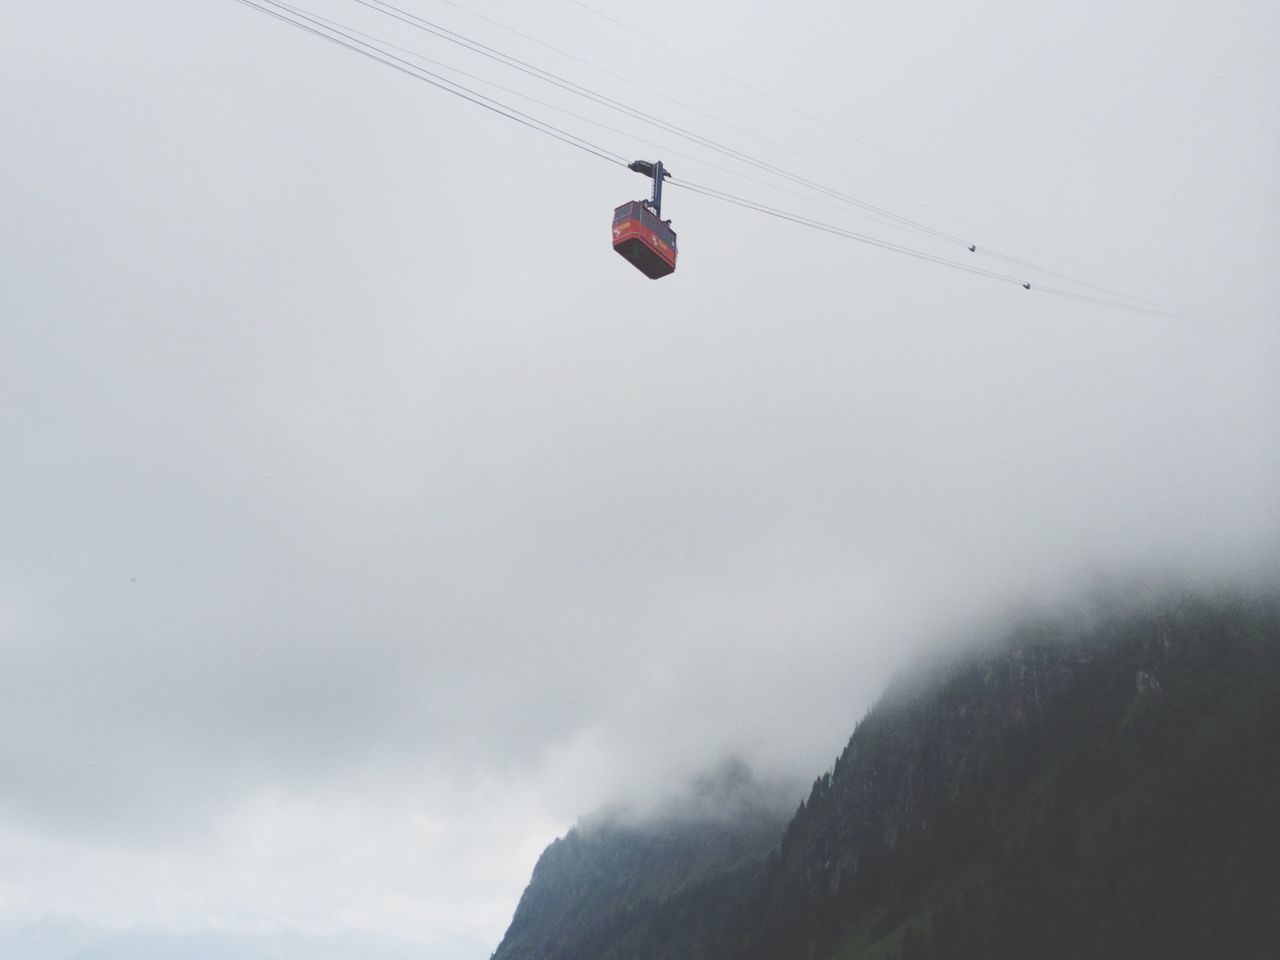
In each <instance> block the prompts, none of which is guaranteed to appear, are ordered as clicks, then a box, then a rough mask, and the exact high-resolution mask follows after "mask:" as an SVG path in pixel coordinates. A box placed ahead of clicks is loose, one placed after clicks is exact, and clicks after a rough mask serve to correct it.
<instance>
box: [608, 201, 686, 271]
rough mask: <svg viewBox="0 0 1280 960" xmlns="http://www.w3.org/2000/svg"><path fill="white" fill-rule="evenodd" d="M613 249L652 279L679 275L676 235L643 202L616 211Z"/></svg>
mask: <svg viewBox="0 0 1280 960" xmlns="http://www.w3.org/2000/svg"><path fill="white" fill-rule="evenodd" d="M613 249H615V250H617V251H618V252H619V253H620V254H622V255H623V256H624V257H626V258H627V259H628V260H630V261H631V262H632V263H633V264H634V265H635V267H636V269H638V270H639V271H640V272H641V273H643V274H644V275H645V276H646V277H648V278H649V279H650V280H657V279H658V278H659V277H665V276H666V275H667V274H669V273H674V272H675V269H676V232H675V231H674V230H672V229H671V223H670V221H663V220H659V219H658V216H657V214H655V213H654V212H653V210H652V208H650V206H649V205H648V204H647V203H645V202H643V201H642V200H632V201H631V202H630V203H624V204H623V205H622V206H620V207H619V208H618V209H617V210H615V211H613Z"/></svg>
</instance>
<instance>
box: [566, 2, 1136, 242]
mask: <svg viewBox="0 0 1280 960" xmlns="http://www.w3.org/2000/svg"><path fill="white" fill-rule="evenodd" d="M572 2H573V3H574V4H576V5H577V6H579V7H581V8H582V9H583V10H586V11H587V12H588V13H591V14H593V15H594V16H597V17H600V18H601V19H603V20H608V21H609V22H610V23H613V24H615V25H617V26H619V27H621V28H622V29H623V30H626V31H629V32H630V33H634V34H635V35H636V36H638V37H641V38H642V39H644V40H647V41H648V42H649V43H652V44H654V45H656V46H658V47H661V48H662V49H664V50H666V51H667V52H668V53H672V54H674V55H675V56H677V57H680V58H681V59H683V60H687V61H688V62H689V63H692V64H693V65H695V66H697V67H700V68H701V69H703V70H706V71H708V72H710V73H713V74H715V75H716V76H718V77H721V78H722V79H724V80H728V81H729V82H730V83H732V84H735V85H737V86H739V87H741V88H742V89H744V90H747V91H749V92H750V93H754V94H755V95H756V96H758V97H763V98H764V99H765V100H768V101H769V102H770V103H774V104H777V105H778V106H780V107H782V108H783V109H784V110H788V111H790V112H791V113H794V114H795V115H796V116H798V117H803V118H804V119H805V120H808V121H809V122H811V123H816V124H817V125H818V126H820V127H824V128H825V129H827V130H830V131H831V132H832V133H838V134H839V135H840V136H842V137H845V138H846V139H848V140H852V141H853V142H854V143H857V144H859V145H861V146H863V147H866V148H867V149H868V150H873V151H875V152H876V153H878V154H881V155H882V156H885V157H888V158H889V159H890V160H894V161H896V162H897V163H901V164H902V165H904V166H907V167H910V168H911V169H912V170H915V171H916V172H917V173H923V174H924V175H925V176H927V177H931V178H932V179H934V180H937V181H938V182H939V183H945V184H946V185H947V186H949V187H953V188H955V189H956V190H959V191H961V192H962V193H967V194H968V195H969V196H971V197H974V198H976V199H978V200H981V201H982V202H983V203H989V204H991V205H992V206H994V207H999V208H1000V209H1001V210H1004V211H1006V212H1008V213H1012V214H1013V215H1015V216H1017V217H1021V218H1022V219H1023V220H1026V221H1028V222H1029V223H1034V224H1036V225H1038V226H1041V227H1044V228H1045V229H1047V230H1051V231H1052V232H1054V233H1056V234H1058V235H1059V236H1061V237H1065V238H1066V239H1068V240H1070V241H1071V242H1072V243H1078V244H1080V245H1081V246H1084V247H1088V248H1089V249H1091V250H1094V251H1095V252H1098V253H1102V254H1106V255H1107V256H1114V254H1112V253H1110V252H1108V251H1106V250H1103V249H1102V248H1101V247H1098V246H1096V245H1095V244H1093V243H1090V242H1089V241H1088V240H1084V239H1082V238H1080V237H1076V236H1073V235H1072V234H1070V233H1068V232H1066V231H1065V230H1063V229H1062V228H1061V227H1057V226H1054V225H1053V224H1052V223H1048V222H1046V221H1044V220H1041V219H1039V218H1038V217H1033V216H1031V215H1030V214H1026V213H1023V212H1022V211H1021V210H1018V209H1017V208H1016V207H1012V206H1010V205H1009V204H1007V203H1004V202H1003V201H1000V200H996V199H995V198H993V197H988V196H985V195H984V194H981V193H979V192H977V191H976V190H972V189H970V188H969V187H966V186H965V185H964V184H962V183H957V182H956V181H954V180H950V179H948V178H947V177H944V176H942V175H941V174H938V173H934V172H933V171H932V170H929V169H928V168H926V167H922V166H920V165H919V164H917V163H913V162H912V161H910V160H908V159H907V158H906V157H900V156H898V155H897V154H896V153H893V152H891V151H889V150H886V149H885V148H884V147H881V146H877V145H876V144H874V143H872V142H870V141H869V140H864V139H862V138H861V137H858V136H856V135H854V134H852V133H850V132H849V131H848V130H843V129H841V128H840V127H837V126H836V125H835V124H832V123H829V122H827V121H826V120H823V119H822V118H821V117H817V116H814V115H813V114H811V113H807V112H806V111H804V110H801V109H800V108H799V107H796V106H793V105H792V104H790V103H787V102H786V101H785V100H780V99H778V98H777V97H775V96H773V95H772V94H769V93H766V92H765V91H763V90H759V89H757V88H756V87H753V86H751V85H750V84H749V83H745V82H744V81H742V80H739V79H738V78H737V77H734V76H731V75H730V74H728V73H725V72H724V71H723V70H718V69H716V68H715V67H713V66H711V65H710V64H706V63H703V62H702V61H701V60H698V59H697V58H696V57H692V56H690V55H689V54H687V53H685V52H684V51H682V50H677V49H676V48H675V47H673V46H671V45H670V44H667V43H664V42H663V41H662V40H659V39H657V38H656V37H651V36H649V35H648V34H647V33H644V32H642V31H640V30H637V29H636V28H635V27H633V26H631V25H630V24H628V23H624V22H622V21H621V20H618V19H617V18H615V17H611V16H609V14H607V13H602V12H601V11H599V10H596V9H595V8H594V7H591V6H588V5H587V4H585V3H583V2H582V0H572ZM1006 239H1010V238H1006Z"/></svg>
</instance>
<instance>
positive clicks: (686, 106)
mask: <svg viewBox="0 0 1280 960" xmlns="http://www.w3.org/2000/svg"><path fill="white" fill-rule="evenodd" d="M436 2H437V3H442V4H444V5H445V6H448V7H453V8H454V9H455V10H460V11H462V12H463V13H465V14H467V15H468V16H471V17H475V18H476V19H477V20H482V21H484V22H485V23H488V24H491V25H493V26H495V27H497V28H498V29H500V30H505V31H507V32H508V33H510V34H512V35H514V36H517V37H520V38H521V39H522V40H527V41H528V42H530V43H533V44H537V45H538V46H540V47H542V48H543V49H546V50H550V51H551V52H552V53H556V54H559V55H560V56H562V57H566V58H568V59H569V60H572V61H574V62H575V63H580V64H582V65H583V66H585V67H588V68H590V69H592V70H595V71H597V72H599V73H602V74H604V75H605V76H606V77H611V78H613V79H614V80H617V81H619V82H621V83H625V84H627V85H628V86H631V87H634V88H635V89H637V90H640V91H642V92H644V93H647V94H648V95H649V96H651V97H657V98H658V99H659V100H665V101H666V102H667V103H670V104H674V105H675V106H677V107H680V108H681V109H682V110H687V111H689V112H690V113H693V114H696V115H697V116H700V117H704V118H705V119H707V120H710V121H712V122H713V123H718V124H720V125H721V126H724V127H726V128H728V129H730V130H733V131H735V132H737V133H741V134H744V135H745V136H748V137H751V138H752V139H753V140H758V141H760V142H761V143H764V144H767V145H768V146H770V147H773V148H775V149H777V150H781V151H783V152H784V153H789V154H791V156H793V157H796V158H798V159H800V160H804V161H807V162H808V163H812V164H815V165H817V166H820V167H824V168H825V169H827V170H830V171H831V172H832V173H837V174H839V175H840V176H842V177H847V178H848V179H850V180H853V181H855V182H857V183H865V184H866V185H867V186H869V187H873V188H874V189H876V190H879V191H881V192H882V193H885V194H887V195H888V196H891V197H897V198H898V199H899V200H905V201H906V202H907V203H911V204H915V205H916V206H918V207H920V208H921V209H924V210H928V211H930V212H931V213H936V214H938V215H939V216H943V217H946V218H948V219H949V220H954V221H955V222H957V223H963V224H965V225H966V226H969V227H974V228H976V229H978V230H982V231H984V232H985V233H987V234H989V235H990V236H994V237H1000V238H1001V239H1004V240H1009V241H1011V242H1013V243H1019V242H1021V241H1019V240H1018V239H1017V238H1016V237H1010V236H1007V235H1006V234H1002V233H999V232H997V231H995V230H991V229H989V228H987V227H985V226H983V225H982V224H980V223H977V222H976V221H973V220H968V219H966V218H964V217H961V216H957V215H956V214H954V213H950V212H948V211H946V210H943V209H941V208H940V207H935V206H932V205H931V204H928V203H925V202H924V201H922V200H919V199H917V198H915V197H910V196H907V195H906V194H905V193H898V192H897V191H895V190H890V189H888V188H887V187H884V186H882V185H881V184H878V183H876V182H875V181H873V180H868V179H867V178H866V177H859V176H857V175H856V174H852V173H850V172H849V171H847V170H844V169H842V168H840V167H837V166H835V165H834V164H831V163H827V162H826V161H825V160H822V159H819V158H818V157H811V156H809V155H808V154H805V153H801V152H799V151H798V150H796V149H794V148H792V147H789V146H787V145H786V144H784V143H778V142H777V141H776V140H771V139H769V138H768V137H766V136H764V135H763V134H760V133H757V132H756V131H754V130H749V129H747V128H746V127H740V126H738V125H737V124H736V123H730V122H729V121H728V120H725V119H724V118H722V117H718V116H716V115H715V114H713V113H711V112H709V111H707V110H702V109H699V108H698V107H695V106H693V105H692V104H690V103H686V102H685V101H683V100H679V99H677V98H675V97H671V96H668V95H667V94H665V93H662V92H661V91H658V90H654V89H653V88H652V87H647V86H645V85H644V84H643V83H639V82H638V81H636V80H634V79H632V78H631V77H628V76H625V75H623V74H621V73H617V72H615V71H613V70H610V69H609V68H608V67H602V66H600V64H598V63H594V62H592V61H591V60H588V59H586V58H585V57H580V56H578V55H577V54H576V53H571V52H570V51H568V50H564V49H562V48H560V47H557V46H555V45H554V44H551V43H547V42H546V41H545V40H539V39H538V38H537V37H535V36H533V35H531V34H528V33H525V32H524V31H523V30H518V29H516V28H515V27H513V26H511V25H510V24H506V23H503V22H502V21H501V20H498V19H496V18H494V17H489V16H485V15H484V14H483V13H478V12H477V11H475V10H471V9H469V8H467V7H465V6H463V5H462V4H461V3H457V2H455V0H436Z"/></svg>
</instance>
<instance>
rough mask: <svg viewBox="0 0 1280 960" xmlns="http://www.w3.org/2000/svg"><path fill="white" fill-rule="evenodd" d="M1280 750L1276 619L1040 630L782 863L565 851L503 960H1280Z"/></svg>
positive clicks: (987, 669) (704, 840)
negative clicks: (1243, 959) (1227, 951)
mask: <svg viewBox="0 0 1280 960" xmlns="http://www.w3.org/2000/svg"><path fill="white" fill-rule="evenodd" d="M1135 678H1136V679H1135ZM1157 678H1159V679H1157ZM1277 731H1280V603H1277V602H1276V601H1275V600H1274V599H1258V598H1256V597H1254V598H1244V597H1236V598H1229V599H1216V600H1212V601H1206V600H1203V599H1194V598H1192V599H1185V598H1184V599H1181V600H1178V601H1175V602H1170V603H1168V604H1165V605H1163V606H1160V607H1153V608H1150V609H1147V610H1144V611H1143V612H1140V613H1132V612H1128V613H1114V614H1111V615H1109V616H1103V617H1099V618H1096V619H1095V620H1094V621H1093V622H1092V624H1091V625H1090V626H1089V627H1088V628H1081V627H1078V626H1069V625H1066V624H1053V623H1041V624H1037V625H1035V626H1028V627H1025V628H1023V629H1022V630H1019V631H1015V632H1014V633H1013V634H1012V635H1010V636H1008V637H1006V638H1005V639H1004V640H1003V641H1001V642H999V643H996V644H993V645H991V646H990V647H988V648H986V649H985V650H984V651H982V652H979V653H971V654H970V655H968V656H966V657H957V658H954V659H953V660H952V661H951V662H949V663H947V664H944V665H934V666H933V667H932V668H930V669H928V670H920V671H916V672H914V673H908V674H905V675H904V676H903V677H902V678H900V679H899V680H898V681H897V682H896V683H895V684H894V685H893V686H891V688H890V690H889V691H888V692H887V693H886V694H885V695H884V697H883V698H882V699H881V701H880V703H878V704H877V705H876V707H875V708H874V709H873V710H872V711H871V712H870V713H869V714H868V716H867V717H866V718H865V719H864V720H863V722H862V723H861V724H859V726H858V729H857V730H856V731H855V732H854V733H853V735H852V737H851V738H850V740H849V743H848V745H847V746H846V748H845V750H844V751H843V752H842V753H841V755H840V757H839V758H838V759H837V760H836V762H835V764H834V766H833V768H832V769H831V771H830V772H828V773H824V774H823V775H822V776H820V777H819V778H818V779H817V780H816V781H815V782H814V784H813V786H812V789H811V790H810V792H809V794H808V796H807V798H806V799H805V800H804V802H803V803H802V804H801V806H800V808H799V810H798V811H796V813H795V815H794V816H793V817H792V818H791V819H790V821H789V822H788V823H787V824H786V827H785V830H783V831H782V832H781V835H780V839H779V840H778V841H777V843H776V844H774V843H772V842H771V841H770V840H769V833H768V831H763V832H761V833H759V834H757V835H756V836H755V838H754V840H753V841H752V842H751V843H743V844H738V845H736V846H734V845H733V843H732V842H730V841H729V840H728V838H727V837H722V838H721V839H719V840H717V839H714V837H712V836H710V835H706V834H702V833H699V832H698V831H694V832H693V833H691V834H688V835H682V834H680V833H679V832H678V831H676V832H668V833H666V834H665V835H664V836H663V838H662V839H661V840H656V839H655V838H653V837H650V838H648V839H647V840H644V841H641V840H639V839H637V838H636V837H628V836H625V835H624V834H619V833H617V832H613V833H610V832H609V831H606V832H605V833H603V834H601V835H599V836H598V837H596V838H595V839H588V838H587V837H585V836H582V837H578V838H577V839H574V836H573V835H571V836H570V837H569V838H566V840H565V841H561V842H560V843H559V845H553V847H552V848H550V849H549V850H548V852H547V854H546V855H545V856H544V861H545V867H544V865H543V864H539V870H538V871H537V872H535V875H534V880H533V882H532V883H531V885H530V888H529V891H528V892H527V893H526V895H525V899H524V900H522V901H521V908H520V910H519V911H518V912H517V917H516V921H515V922H514V923H513V924H512V931H513V932H512V933H509V934H508V938H507V940H504V943H503V949H500V950H499V954H500V955H501V956H504V957H505V956H510V957H517V956H518V957H521V958H522V960H524V958H533V960H578V958H581V960H588V958H590V960H613V958H616V960H663V958H672V960H676V958H680V960H719V958H725V960H728V958H733V960H776V958H780V957H788V958H808V960H824V958H830V957H838V958H839V960H856V958H859V957H864V956H865V957H882V958H883V957H896V956H901V957H903V958H904V960H918V958H921V957H953V956H975V957H978V956H981V957H1026V956H1039V957H1054V956H1061V957H1064V958H1065V957H1079V956H1102V957H1110V956H1115V957H1121V956H1123V957H1134V956H1160V957H1171V956H1172V957H1177V956H1188V957H1190V956H1211V955H1222V953H1221V951H1222V950H1223V948H1224V947H1225V946H1230V947H1231V949H1233V950H1235V955H1239V956H1250V957H1251V956H1264V955H1266V956H1269V955H1273V954H1272V953H1270V952H1269V950H1270V948H1272V947H1275V946H1277V945H1280V920H1277V919H1275V918H1277V917H1280V911H1278V910H1276V909H1275V907H1276V905H1277V904H1280V871H1277V870H1275V868H1274V864H1275V863H1276V862H1280V823H1278V821H1277V818H1276V817H1275V810H1276V809H1280V737H1278V736H1277ZM774 836H777V834H776V833H775V834H774ZM575 844H576V845H575ZM707 844H709V846H708V845H707ZM752 844H757V845H758V847H757V851H756V852H755V853H754V854H753V853H750V852H749V851H750V848H751V846H752ZM535 930H536V931H537V940H536V944H537V948H536V951H535V950H534V949H533V948H531V947H530V946H529V945H530V944H532V943H534V941H533V940H529V939H527V936H528V935H529V934H530V933H531V932H532V931H535ZM513 934H515V935H516V936H515V939H513ZM522 937H524V938H526V939H521V938H522ZM537 951H541V952H537ZM1260 951H1261V952H1260Z"/></svg>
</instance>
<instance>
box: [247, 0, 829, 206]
mask: <svg viewBox="0 0 1280 960" xmlns="http://www.w3.org/2000/svg"><path fill="white" fill-rule="evenodd" d="M265 2H268V3H272V4H274V5H275V6H278V7H283V8H284V9H286V10H288V11H289V12H290V13H293V14H295V15H296V16H299V17H304V18H306V19H308V20H310V21H312V22H313V23H321V24H323V25H324V26H325V27H326V29H329V30H331V31H333V32H334V33H337V34H341V35H343V36H346V37H349V38H355V37H358V38H360V40H361V41H363V42H364V44H365V45H366V46H369V47H372V48H374V49H376V50H378V51H379V52H380V53H386V52H387V51H389V50H395V51H397V52H399V53H403V54H405V55H407V56H410V57H412V58H413V59H415V60H419V61H421V62H423V63H429V64H431V65H433V66H436V67H439V68H441V69H443V70H449V71H451V72H452V73H455V74H457V75H458V76H461V77H466V78H468V79H469V80H476V81H478V82H480V83H483V84H485V85H486V86H489V87H492V88H494V89H495V90H501V91H502V92H503V93H507V94H510V95H512V96H514V97H520V98H521V99H522V100H527V101H529V102H530V103H535V104H537V105H538V106H540V107H546V108H547V109H548V110H554V111H556V112H557V113H562V114H564V115H565V116H567V117H572V118H573V119H575V120H581V121H582V122H583V123H589V124H591V125H592V126H594V127H599V128H600V129H601V130H607V131H608V132H609V133H616V134H618V135H619V136H622V137H626V138H627V139H628V140H637V139H639V138H638V137H636V136H635V135H634V134H633V133H632V132H631V131H629V130H623V129H621V128H619V127H612V126H610V125H609V124H607V123H602V122H601V121H599V120H596V119H594V118H592V117H588V116H585V115H583V114H581V113H574V112H573V111H572V110H569V109H567V108H565V107H562V106H560V105H559V104H555V103H550V102H549V101H546V100H539V99H538V98H537V97H535V96H532V95H530V94H527V93H524V92H522V91H520V90H516V89H514V88H513V87H506V86H503V85H502V84H500V83H495V82H494V81H492V80H490V79H488V78H487V77H482V76H480V75H479V74H477V73H469V72H468V71H466V70H463V69H461V68H460V67H455V66H453V64H449V63H445V62H443V61H441V60H435V59H433V58H431V57H428V56H426V55H425V54H423V53H420V52H419V51H417V50H412V49H410V48H408V47H403V46H400V45H398V44H394V43H391V42H390V41H389V40H386V39H384V38H382V37H378V36H375V35H374V34H371V33H364V32H363V31H360V30H357V29H356V28H355V27H352V26H350V25H348V24H344V23H340V22H339V21H337V20H330V19H329V18H328V17H323V16H321V15H320V14H318V13H308V12H307V11H305V10H303V9H301V8H300V7H295V6H292V5H290V4H288V3H285V2H284V0H265ZM387 56H391V55H390V54H387ZM395 59H399V58H395ZM415 69H420V68H415ZM422 72H424V73H430V71H427V70H423V71H422ZM431 75H432V76H436V74H431ZM446 82H448V83H454V82H455V81H452V80H448V81H446ZM495 102H496V101H495ZM503 106H504V108H506V109H514V108H512V107H509V106H508V105H505V104H504V105H503ZM538 122H539V123H541V122H542V121H538ZM641 142H642V143H646V144H648V145H649V146H652V147H659V148H661V149H666V148H665V147H661V145H660V144H657V143H654V142H653V141H648V140H641ZM668 152H670V153H674V154H677V155H679V156H686V157H689V159H691V160H696V161H697V162H699V163H703V164H706V165H707V166H709V167H714V168H715V169H717V170H723V171H724V172H726V173H734V171H732V170H729V168H727V167H716V166H715V164H711V163H708V162H707V161H705V160H702V159H700V158H697V157H692V156H690V155H688V154H680V153H679V151H675V150H669V151H668ZM612 157H613V158H614V159H616V160H617V161H618V162H619V163H622V162H626V158H625V157H623V155H622V154H620V153H613V154H612ZM748 179H750V178H748ZM756 182H757V183H760V184H763V185H764V186H770V184H768V183H766V182H765V181H763V180H757V181H756ZM774 189H782V188H780V187H775V188H774ZM784 192H788V193H790V192H791V191H784ZM793 196H797V197H801V198H804V195H803V194H799V193H793ZM815 202H818V201H815Z"/></svg>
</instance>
